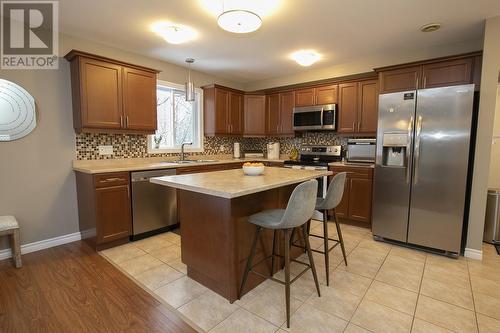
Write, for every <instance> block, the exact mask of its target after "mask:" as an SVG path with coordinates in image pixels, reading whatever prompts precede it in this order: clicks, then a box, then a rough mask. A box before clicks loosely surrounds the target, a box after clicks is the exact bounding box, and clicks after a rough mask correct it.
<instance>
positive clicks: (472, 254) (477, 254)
mask: <svg viewBox="0 0 500 333" xmlns="http://www.w3.org/2000/svg"><path fill="white" fill-rule="evenodd" d="M464 257H466V258H469V259H474V260H483V251H481V250H476V249H470V248H465V251H464Z"/></svg>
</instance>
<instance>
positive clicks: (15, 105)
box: [0, 79, 36, 141]
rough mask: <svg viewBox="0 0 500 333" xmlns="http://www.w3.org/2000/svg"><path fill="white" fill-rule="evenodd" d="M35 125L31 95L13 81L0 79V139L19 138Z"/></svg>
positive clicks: (33, 102) (33, 101) (33, 100)
mask: <svg viewBox="0 0 500 333" xmlns="http://www.w3.org/2000/svg"><path fill="white" fill-rule="evenodd" d="M35 126H36V112H35V99H34V98H33V96H31V95H30V93H28V92H27V91H26V90H25V89H24V88H23V87H21V86H19V85H17V84H15V83H14V82H10V81H7V80H3V79H0V141H12V140H17V139H20V138H22V137H24V136H26V135H28V134H29V133H30V132H31V131H32V130H33V129H34V128H35Z"/></svg>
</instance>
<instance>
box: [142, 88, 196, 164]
mask: <svg viewBox="0 0 500 333" xmlns="http://www.w3.org/2000/svg"><path fill="white" fill-rule="evenodd" d="M156 95H157V96H156V98H157V122H158V129H157V130H156V133H155V134H154V135H148V153H152V154H154V153H179V152H180V150H181V144H182V143H183V142H193V145H191V146H186V147H185V151H186V152H203V118H202V114H203V109H202V105H203V103H202V101H203V91H202V90H201V89H199V88H195V101H194V102H186V98H185V92H184V86H182V85H179V84H175V83H170V82H166V81H158V84H157V89H156Z"/></svg>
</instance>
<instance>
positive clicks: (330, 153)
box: [285, 145, 342, 197]
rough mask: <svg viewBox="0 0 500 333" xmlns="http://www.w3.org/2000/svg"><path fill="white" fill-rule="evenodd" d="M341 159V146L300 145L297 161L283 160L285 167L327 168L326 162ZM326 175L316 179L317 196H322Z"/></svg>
mask: <svg viewBox="0 0 500 333" xmlns="http://www.w3.org/2000/svg"><path fill="white" fill-rule="evenodd" d="M341 160H342V146H305V145H304V146H302V147H301V148H300V158H299V160H298V161H285V168H292V169H304V170H328V163H330V162H338V161H341ZM327 188H328V177H322V178H319V179H318V197H324V196H325V195H326V190H327Z"/></svg>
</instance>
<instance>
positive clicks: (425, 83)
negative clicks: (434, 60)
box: [423, 76, 427, 88]
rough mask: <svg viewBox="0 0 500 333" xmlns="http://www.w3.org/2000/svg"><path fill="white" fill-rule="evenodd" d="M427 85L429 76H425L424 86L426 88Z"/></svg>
mask: <svg viewBox="0 0 500 333" xmlns="http://www.w3.org/2000/svg"><path fill="white" fill-rule="evenodd" d="M426 86H427V76H424V86H423V88H425V87H426Z"/></svg>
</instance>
